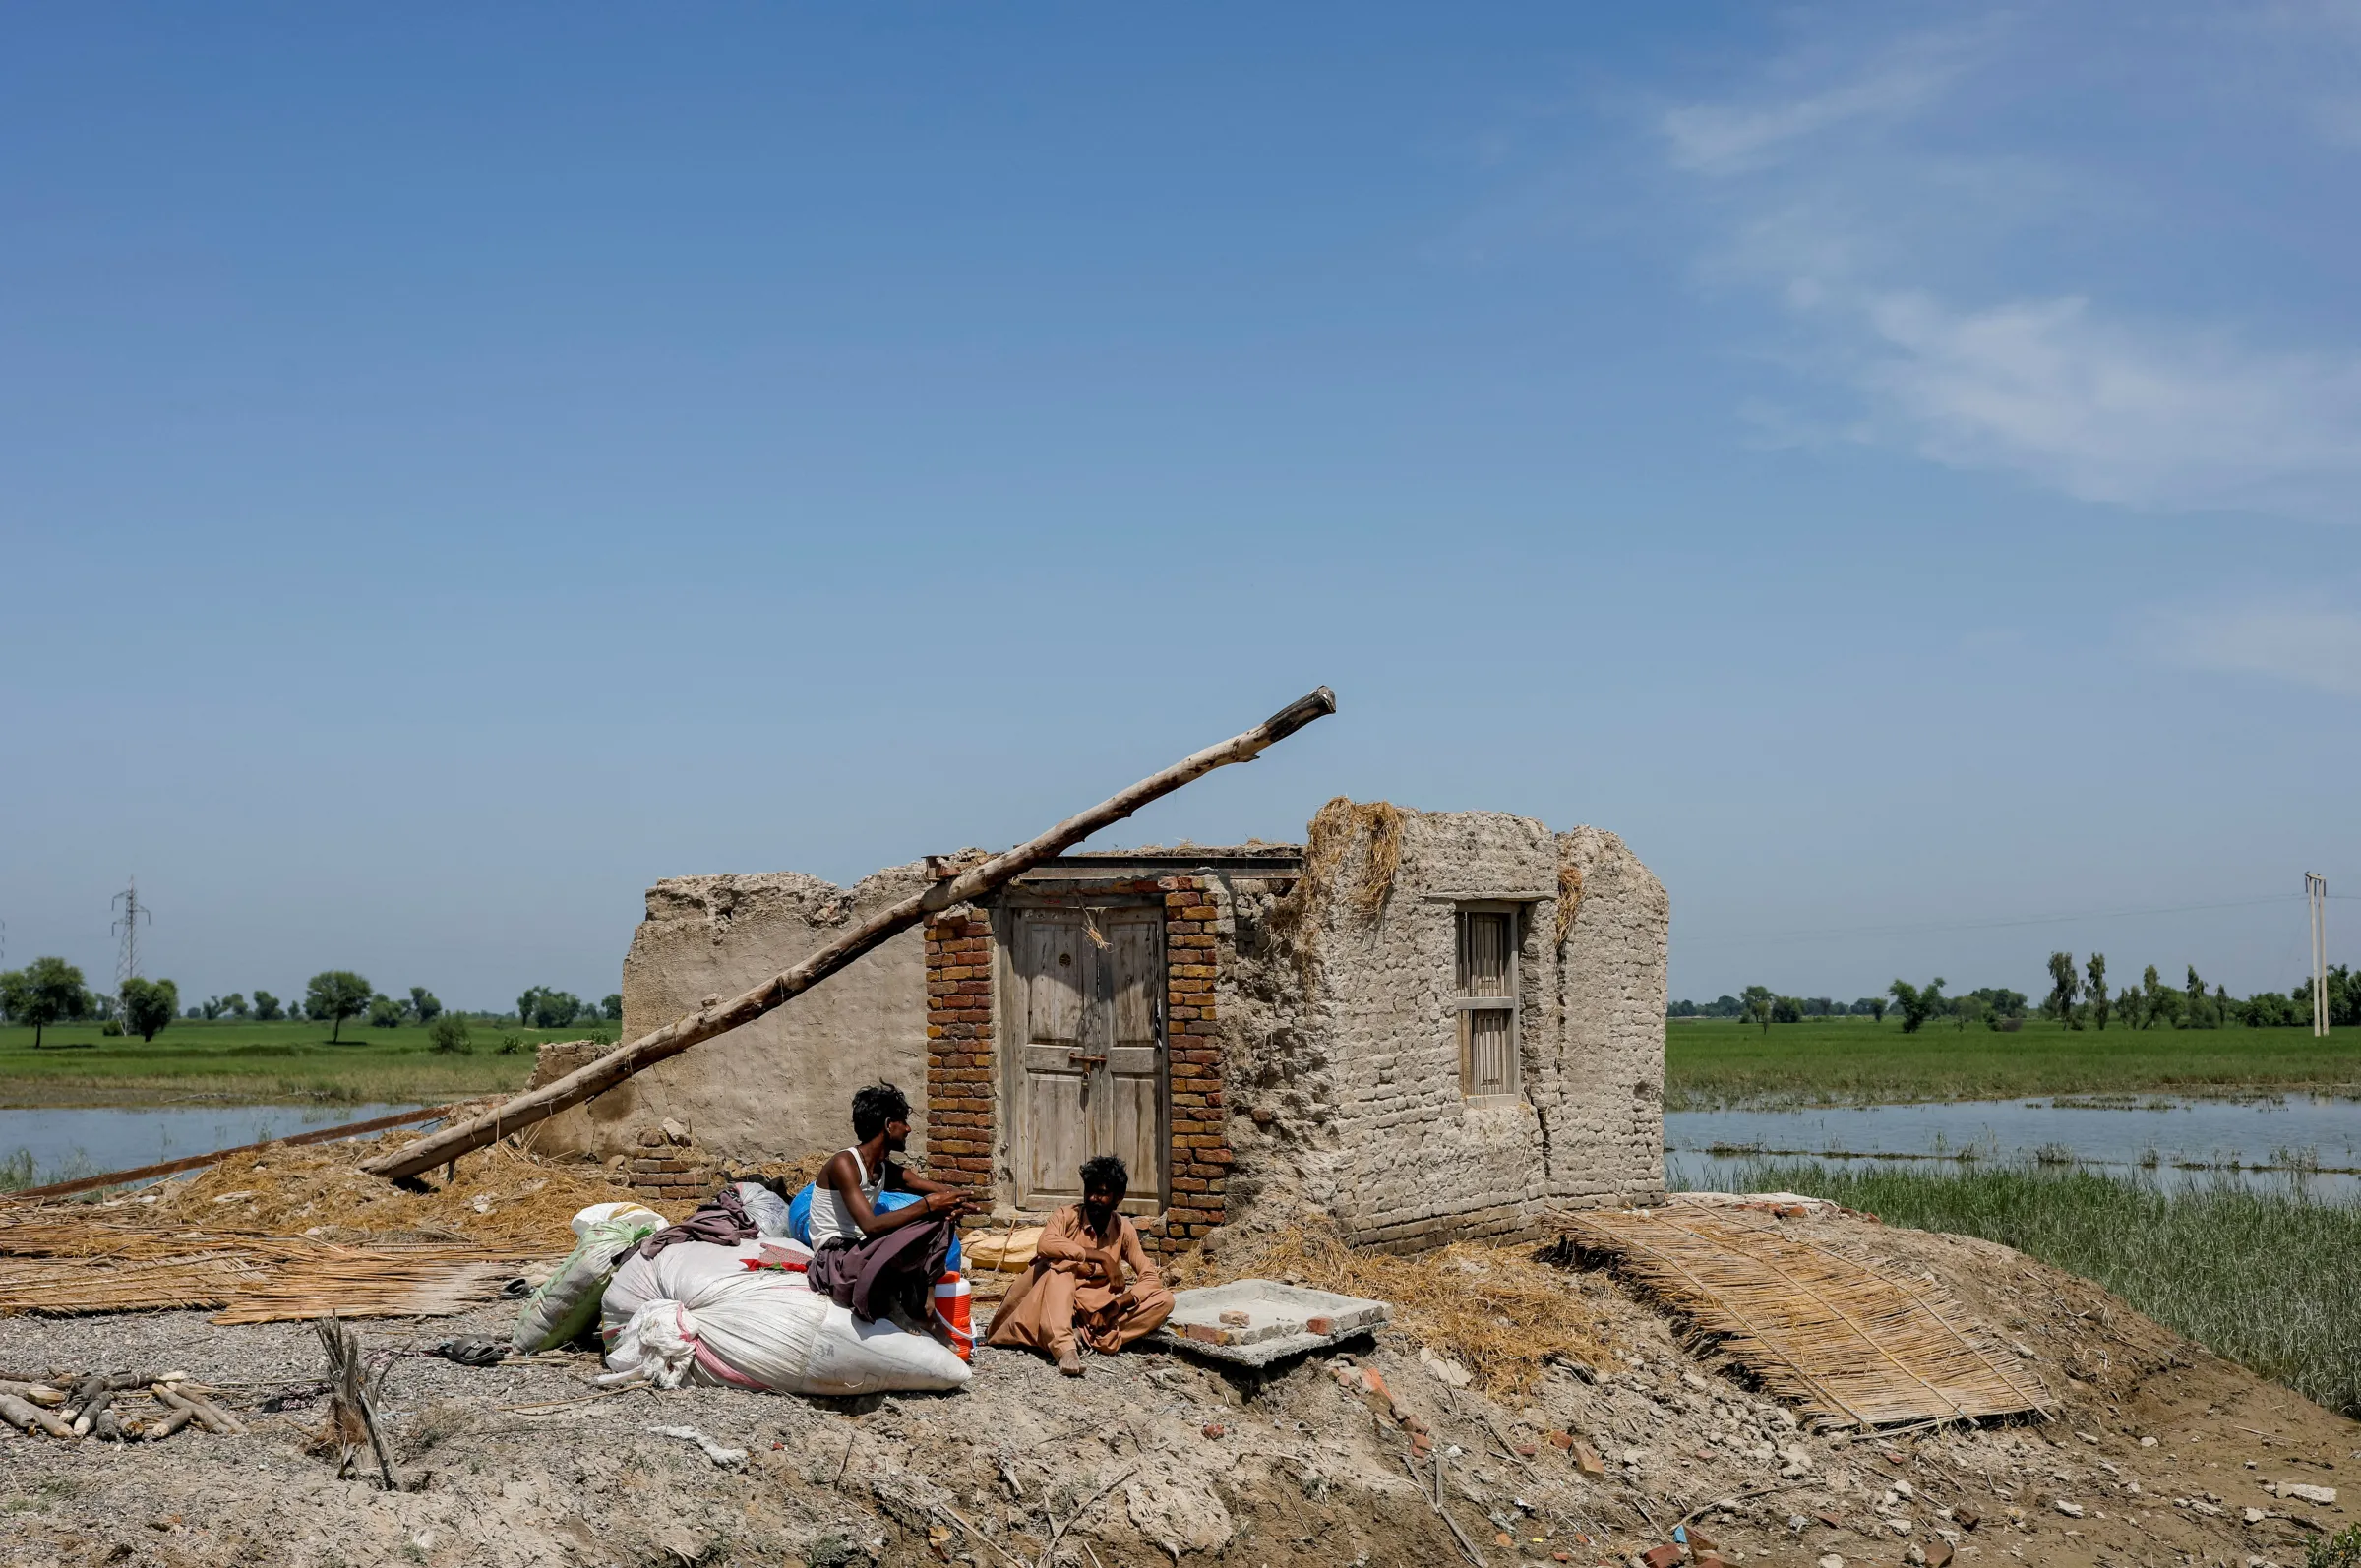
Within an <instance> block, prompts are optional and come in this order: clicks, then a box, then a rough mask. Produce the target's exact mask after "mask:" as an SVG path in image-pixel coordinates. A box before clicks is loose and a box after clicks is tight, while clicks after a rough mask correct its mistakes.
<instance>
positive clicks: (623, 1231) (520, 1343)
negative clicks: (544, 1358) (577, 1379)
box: [510, 1209, 664, 1356]
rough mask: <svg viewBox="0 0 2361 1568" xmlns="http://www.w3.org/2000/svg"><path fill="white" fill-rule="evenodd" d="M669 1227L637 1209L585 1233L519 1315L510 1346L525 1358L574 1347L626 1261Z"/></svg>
mask: <svg viewBox="0 0 2361 1568" xmlns="http://www.w3.org/2000/svg"><path fill="white" fill-rule="evenodd" d="M663 1227H664V1218H663V1216H662V1215H659V1214H654V1213H651V1212H649V1211H648V1210H646V1209H633V1210H628V1211H626V1212H625V1213H622V1214H618V1215H616V1216H615V1217H614V1218H612V1219H608V1220H601V1221H599V1222H597V1223H596V1224H594V1225H591V1226H589V1227H588V1228H587V1229H585V1230H584V1231H583V1232H582V1238H581V1240H579V1241H577V1242H576V1243H575V1248H574V1250H573V1251H571V1252H569V1253H567V1254H566V1261H565V1262H563V1263H561V1264H559V1265H558V1271H557V1272H556V1273H555V1274H552V1275H551V1276H550V1277H549V1280H548V1282H547V1283H546V1284H544V1285H543V1286H542V1287H541V1289H539V1290H537V1291H535V1292H534V1293H533V1296H532V1299H531V1300H529V1301H527V1302H525V1303H524V1306H523V1308H522V1309H521V1310H520V1311H518V1312H517V1314H516V1329H515V1333H514V1334H512V1335H511V1336H510V1343H511V1344H512V1345H514V1346H515V1348H516V1352H517V1354H518V1355H521V1356H530V1355H531V1354H532V1353H533V1352H535V1351H546V1350H550V1349H552V1348H554V1347H556V1346H560V1345H565V1344H569V1343H571V1342H572V1341H573V1340H574V1339H575V1336H576V1335H578V1334H580V1333H581V1332H582V1331H583V1330H584V1329H586V1328H588V1327H589V1326H590V1325H591V1323H592V1322H594V1321H595V1320H596V1319H597V1317H598V1303H599V1298H600V1297H604V1296H605V1295H606V1294H607V1282H608V1281H609V1280H611V1279H613V1278H614V1277H615V1270H616V1269H617V1268H619V1267H620V1266H621V1265H622V1263H623V1260H624V1257H625V1256H626V1255H627V1254H628V1253H629V1252H630V1251H631V1250H632V1248H634V1247H636V1246H637V1245H638V1244H639V1243H640V1242H641V1241H643V1240H645V1239H646V1238H647V1237H649V1236H653V1235H655V1233H656V1232H658V1231H660V1230H662V1229H663Z"/></svg>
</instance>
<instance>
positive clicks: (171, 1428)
mask: <svg viewBox="0 0 2361 1568" xmlns="http://www.w3.org/2000/svg"><path fill="white" fill-rule="evenodd" d="M196 1418H197V1411H196V1408H195V1407H194V1406H190V1405H183V1406H181V1407H180V1408H179V1409H178V1410H175V1411H171V1412H169V1413H168V1414H166V1415H165V1416H164V1417H162V1418H161V1419H159V1420H152V1421H147V1422H144V1423H142V1425H141V1427H140V1437H141V1439H142V1440H143V1441H145V1442H151V1443H155V1442H161V1441H162V1440H163V1439H165V1438H167V1437H169V1436H171V1435H172V1434H173V1433H174V1432H177V1431H179V1430H180V1429H181V1428H182V1427H183V1426H186V1425H188V1424H189V1422H190V1421H192V1420H194V1419H196Z"/></svg>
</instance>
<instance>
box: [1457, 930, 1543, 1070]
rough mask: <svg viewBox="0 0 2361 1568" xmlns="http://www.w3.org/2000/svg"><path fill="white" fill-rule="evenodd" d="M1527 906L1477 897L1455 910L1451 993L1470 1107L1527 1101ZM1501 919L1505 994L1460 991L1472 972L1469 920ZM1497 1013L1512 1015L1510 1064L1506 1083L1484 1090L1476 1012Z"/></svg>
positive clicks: (1508, 1062)
mask: <svg viewBox="0 0 2361 1568" xmlns="http://www.w3.org/2000/svg"><path fill="white" fill-rule="evenodd" d="M1527 913H1528V911H1527V909H1526V906H1525V905H1523V904H1521V903H1516V902H1512V901H1510V900H1507V899H1496V898H1478V899H1467V900H1464V901H1460V902H1457V903H1454V904H1453V906H1452V910H1451V993H1450V1006H1451V1012H1452V1014H1453V1024H1454V1032H1455V1033H1456V1034H1457V1035H1458V1037H1459V1042H1458V1043H1459V1097H1460V1099H1461V1101H1463V1102H1464V1103H1466V1104H1469V1105H1478V1106H1486V1105H1515V1104H1517V1103H1518V1102H1519V1101H1520V1100H1521V1099H1522V1098H1523V1097H1524V1074H1525V1064H1524V1055H1525V1053H1524V1038H1525V996H1524V990H1525V972H1524V948H1525V921H1526V916H1527ZM1471 915H1499V916H1502V917H1504V918H1505V920H1506V921H1507V925H1508V933H1507V952H1506V959H1507V962H1506V964H1505V965H1504V973H1503V975H1502V981H1503V984H1504V991H1503V995H1498V996H1478V995H1471V994H1469V993H1468V992H1465V991H1463V990H1461V989H1460V988H1461V987H1462V986H1463V985H1464V984H1465V983H1466V982H1465V979H1464V976H1465V975H1466V972H1467V969H1468V934H1469V930H1470V925H1471V923H1470V921H1469V918H1468V917H1469V916H1471ZM1479 1012H1498V1013H1506V1014H1507V1015H1508V1061H1507V1071H1506V1075H1505V1077H1504V1079H1503V1081H1502V1082H1501V1083H1500V1084H1499V1085H1497V1086H1496V1087H1479V1086H1478V1085H1477V1084H1476V1082H1475V1078H1474V1069H1475V1065H1476V1061H1475V1050H1476V1032H1475V1026H1474V1021H1473V1019H1472V1017H1471V1016H1470V1015H1471V1014H1474V1013H1479Z"/></svg>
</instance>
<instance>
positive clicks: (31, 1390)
mask: <svg viewBox="0 0 2361 1568" xmlns="http://www.w3.org/2000/svg"><path fill="white" fill-rule="evenodd" d="M0 1394H5V1395H7V1396H9V1397H10V1398H12V1399H21V1400H23V1401H25V1402H26V1403H27V1404H29V1405H63V1404H64V1403H65V1402H66V1391H65V1390H64V1389H62V1388H51V1387H50V1386H49V1385H48V1384H46V1383H21V1382H18V1381H16V1380H15V1379H13V1378H11V1379H0Z"/></svg>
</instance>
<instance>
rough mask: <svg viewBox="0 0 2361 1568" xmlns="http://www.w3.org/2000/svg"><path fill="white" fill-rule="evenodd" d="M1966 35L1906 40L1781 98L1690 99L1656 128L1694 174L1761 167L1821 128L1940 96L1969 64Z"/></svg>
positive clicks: (1894, 116) (1893, 113)
mask: <svg viewBox="0 0 2361 1568" xmlns="http://www.w3.org/2000/svg"><path fill="white" fill-rule="evenodd" d="M1974 52H1975V45H1974V43H1973V41H1972V40H1969V39H1966V38H1957V37H1951V36H1940V37H1938V36H1928V37H1923V38H1916V39H1911V40H1907V41H1906V42H1905V43H1904V44H1903V45H1902V46H1901V47H1900V48H1898V49H1896V50H1894V51H1892V52H1891V53H1890V54H1888V55H1887V56H1886V57H1885V58H1883V59H1881V60H1879V61H1878V62H1876V63H1875V64H1874V65H1872V66H1871V67H1870V68H1869V69H1868V70H1866V71H1864V72H1862V73H1861V74H1859V75H1858V76H1856V77H1854V78H1853V79H1852V80H1850V81H1846V82H1839V83H1836V84H1834V85H1832V86H1830V87H1827V88H1824V89H1823V90H1819V91H1817V92H1810V93H1806V94H1804V95H1803V96H1801V97H1793V98H1789V99H1787V100H1786V101H1785V102H1771V103H1762V104H1752V105H1737V104H1723V103H1692V104H1685V105H1683V106H1681V107H1679V108H1674V109H1668V110H1666V111H1665V113H1664V115H1663V116H1662V117H1661V119H1660V120H1659V121H1658V129H1659V130H1660V131H1661V132H1662V133H1663V134H1664V137H1665V141H1666V142H1668V143H1670V144H1671V157H1672V161H1673V163H1674V164H1675V165H1676V166H1677V167H1680V168H1684V169H1687V170H1690V171H1691V172H1693V173H1698V174H1738V173H1743V172H1746V171H1747V170H1750V169H1756V168H1761V167H1763V166H1764V165H1766V164H1768V163H1770V162H1773V161H1774V160H1775V159H1776V158H1777V157H1778V156H1779V155H1780V154H1781V153H1783V152H1786V151H1790V150H1791V149H1792V148H1793V147H1794V145H1795V144H1797V143H1800V142H1803V141H1805V140H1807V139H1808V138H1810V137H1813V136H1815V135H1817V134H1819V133H1820V132H1823V131H1827V130H1831V129H1834V128H1836V127H1838V126H1844V125H1848V124H1853V123H1856V122H1859V121H1864V120H1871V121H1876V120H1888V121H1890V120H1898V119H1902V118H1906V117H1907V116H1909V115H1911V114H1915V113H1917V112H1918V111H1919V110H1921V109H1923V108H1925V107H1926V106H1927V105H1929V104H1931V103H1933V102H1934V101H1935V100H1936V99H1938V98H1940V97H1941V96H1942V95H1943V93H1944V91H1945V90H1946V89H1948V88H1949V87H1950V86H1951V83H1952V81H1953V80H1954V79H1955V78H1956V77H1958V76H1959V74H1960V73H1961V72H1962V71H1964V70H1965V69H1967V66H1968V65H1969V64H1970V63H1971V60H1972V56H1973V54H1974Z"/></svg>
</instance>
